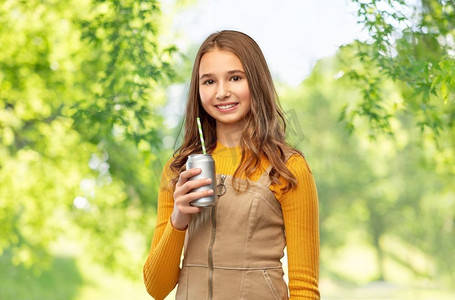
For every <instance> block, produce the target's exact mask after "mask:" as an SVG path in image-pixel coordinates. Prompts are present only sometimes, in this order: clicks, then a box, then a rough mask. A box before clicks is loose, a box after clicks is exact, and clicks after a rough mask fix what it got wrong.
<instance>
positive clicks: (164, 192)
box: [143, 161, 186, 300]
mask: <svg viewBox="0 0 455 300" xmlns="http://www.w3.org/2000/svg"><path fill="white" fill-rule="evenodd" d="M170 162H171V161H168V162H167V164H166V165H165V167H164V169H163V172H162V175H161V182H160V190H159V194H158V211H157V220H156V227H155V233H154V235H153V239H152V244H151V246H150V250H149V254H148V256H147V260H146V262H145V264H144V268H143V276H144V283H145V287H146V289H147V292H148V293H149V294H150V295H151V296H152V297H153V298H154V299H157V300H160V299H164V298H165V297H166V296H167V295H168V294H169V293H170V292H171V291H172V289H173V288H174V287H175V285H176V284H177V281H178V277H179V272H180V258H181V255H182V249H183V244H184V240H185V233H186V231H181V230H177V229H175V228H174V227H172V224H171V220H170V216H171V214H172V211H173V208H174V198H173V189H172V188H171V186H170V183H169V182H170V178H171V174H172V173H171V171H170V167H169V166H170Z"/></svg>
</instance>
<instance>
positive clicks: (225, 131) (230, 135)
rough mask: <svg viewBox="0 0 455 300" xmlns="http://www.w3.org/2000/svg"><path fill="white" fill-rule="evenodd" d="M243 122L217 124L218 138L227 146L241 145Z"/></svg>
mask: <svg viewBox="0 0 455 300" xmlns="http://www.w3.org/2000/svg"><path fill="white" fill-rule="evenodd" d="M242 125H243V124H233V125H230V124H222V123H217V124H216V138H217V140H218V141H219V142H220V143H221V144H222V145H224V146H225V147H236V146H238V145H240V140H241V138H242V132H243V126H242Z"/></svg>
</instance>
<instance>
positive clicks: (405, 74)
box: [343, 0, 455, 147]
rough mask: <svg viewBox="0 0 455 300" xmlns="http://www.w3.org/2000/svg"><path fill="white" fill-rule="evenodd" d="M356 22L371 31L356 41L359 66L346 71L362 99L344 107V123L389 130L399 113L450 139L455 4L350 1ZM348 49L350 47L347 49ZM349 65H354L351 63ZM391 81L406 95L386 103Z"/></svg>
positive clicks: (454, 118)
mask: <svg viewBox="0 0 455 300" xmlns="http://www.w3.org/2000/svg"><path fill="white" fill-rule="evenodd" d="M352 1H353V2H354V3H355V4H356V5H357V7H358V12H357V14H358V18H359V23H361V24H362V25H363V26H364V29H365V30H367V31H368V33H369V37H370V38H369V40H367V41H366V42H360V41H357V42H356V43H354V48H355V49H356V52H355V54H354V55H355V57H356V58H357V62H358V63H357V64H351V65H346V66H345V68H344V70H343V71H344V72H345V74H346V75H348V76H349V77H350V78H351V79H353V82H354V83H355V84H356V85H357V86H358V87H359V88H360V89H361V91H362V96H363V97H362V100H361V101H359V102H358V103H355V104H350V105H348V106H346V108H345V112H344V115H343V117H344V119H345V120H346V121H348V125H349V127H350V128H351V129H352V127H353V125H354V119H355V118H356V117H359V116H360V117H365V118H367V119H368V120H369V123H370V126H372V128H376V129H381V130H385V131H386V132H390V131H391V128H390V119H391V118H393V117H394V115H395V114H396V113H397V112H404V113H407V114H411V115H413V116H414V117H415V121H416V124H417V126H418V127H419V128H420V129H421V130H422V131H423V130H425V129H428V132H430V133H431V134H434V135H435V136H439V137H441V140H445V139H447V138H449V139H450V142H449V143H448V144H449V145H450V146H451V147H453V146H454V143H455V139H454V136H455V135H454V127H455V126H454V124H455V22H453V20H454V19H455V3H454V2H453V1H442V0H420V1H412V2H411V1H406V0H352ZM351 46H352V45H351ZM350 63H352V61H350ZM387 79H392V80H394V81H396V82H397V83H399V84H400V85H401V88H402V90H403V94H404V95H405V97H404V98H403V101H402V102H401V103H395V105H389V103H387V102H388V97H387V95H386V94H384V93H383V91H382V90H381V87H382V84H381V83H382V82H383V81H384V80H387Z"/></svg>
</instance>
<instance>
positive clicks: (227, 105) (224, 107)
mask: <svg viewBox="0 0 455 300" xmlns="http://www.w3.org/2000/svg"><path fill="white" fill-rule="evenodd" d="M238 105H239V104H238V103H225V104H220V105H215V107H216V108H217V109H218V110H220V111H224V112H229V111H233V110H235V109H236V108H237V106H238Z"/></svg>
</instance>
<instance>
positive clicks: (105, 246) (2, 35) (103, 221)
mask: <svg viewBox="0 0 455 300" xmlns="http://www.w3.org/2000/svg"><path fill="white" fill-rule="evenodd" d="M353 2H354V3H356V4H357V5H358V17H359V21H360V22H361V23H362V24H364V25H365V28H366V30H368V31H369V32H370V37H371V39H370V40H368V41H355V42H353V43H352V44H350V45H345V46H343V47H341V48H340V50H339V52H338V53H337V55H336V56H334V57H331V58H327V59H323V60H321V61H319V62H318V63H317V64H316V66H315V67H314V69H313V71H312V73H311V75H310V76H308V78H307V79H305V81H304V82H302V84H301V85H300V86H298V87H289V86H286V85H285V84H280V83H278V87H279V94H280V97H281V100H282V102H283V106H284V108H285V111H286V114H287V118H288V121H289V125H290V126H289V129H290V130H289V132H288V137H289V141H290V142H291V143H292V144H293V145H295V146H296V147H298V148H299V149H301V150H302V151H303V152H304V153H305V155H306V157H307V159H308V161H309V163H310V165H311V167H312V169H313V172H314V175H315V177H316V181H317V184H318V192H319V197H320V223H321V250H322V253H321V254H322V256H321V271H322V272H321V291H322V295H323V298H326V299H331V298H336V299H352V298H354V297H364V299H374V298H375V297H382V298H386V299H449V298H450V297H452V296H453V289H454V288H455V286H454V285H453V282H455V271H454V269H453V264H451V263H450V262H451V260H452V256H453V253H454V250H455V247H454V245H455V228H454V226H455V182H454V179H453V178H455V177H454V175H455V174H454V173H455V153H454V149H455V148H454V142H455V130H454V118H455V110H454V108H455V107H454V105H455V104H454V100H455V99H454V95H455V73H454V70H455V68H454V67H455V64H454V57H455V43H454V37H455V29H454V24H455V23H454V22H453V21H452V20H453V17H454V13H455V6H454V3H453V2H452V1H430V0H422V1H420V2H418V3H417V6H416V7H414V8H407V7H408V6H405V4H406V3H405V1H402V0H396V1H373V0H371V1H358V0H354V1H353ZM177 5H178V6H179V9H184V8H185V5H191V1H190V2H189V3H186V2H185V3H177ZM167 17H169V16H164V15H163V14H162V13H161V10H160V2H159V1H152V0H150V1H126V0H123V1H121V0H110V1H107V0H106V1H103V0H83V1H73V0H71V1H57V0H47V1H38V0H28V1H13V0H2V1H0V48H1V49H2V51H0V233H1V234H0V273H1V274H5V275H6V277H5V280H3V281H2V283H0V299H24V300H25V299H107V298H109V299H131V298H134V299H147V298H148V297H147V295H146V293H145V290H144V288H143V286H142V284H141V276H142V273H141V272H142V270H141V268H142V263H143V260H144V259H145V256H146V253H147V250H148V245H149V242H150V240H151V237H152V235H153V226H154V218H155V213H156V211H155V207H156V196H157V189H158V178H159V177H160V172H161V168H162V165H163V163H164V162H165V161H166V160H167V158H168V157H169V156H170V155H171V153H172V149H170V148H171V147H169V146H168V145H167V144H163V140H166V139H167V140H169V139H170V140H173V139H175V137H176V134H175V132H176V130H177V128H168V126H166V124H167V123H166V122H165V117H166V116H165V115H163V111H164V110H163V108H164V107H165V106H166V103H167V90H168V88H169V87H172V86H173V85H176V84H179V85H182V82H183V84H184V85H185V84H186V81H187V78H189V67H188V66H189V65H191V63H192V62H191V53H190V54H188V53H187V54H185V53H179V52H178V49H176V48H175V46H173V45H171V44H166V42H164V41H165V39H164V37H165V32H166V26H165V24H166V22H168V21H169V20H167V19H166V18H167ZM183 103H184V99H182V103H181V105H183ZM378 282H379V283H384V284H389V285H387V286H386V287H388V288H389V289H384V288H382V289H378V290H374V288H373V289H372V288H371V287H372V286H371V284H372V283H378ZM391 284H393V285H391ZM391 286H392V288H391ZM361 287H367V288H366V289H364V290H363V289H360V288H361ZM424 288H427V289H424ZM343 297H344V298H343ZM387 297H388V298H387ZM445 297H446V298H445Z"/></svg>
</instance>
